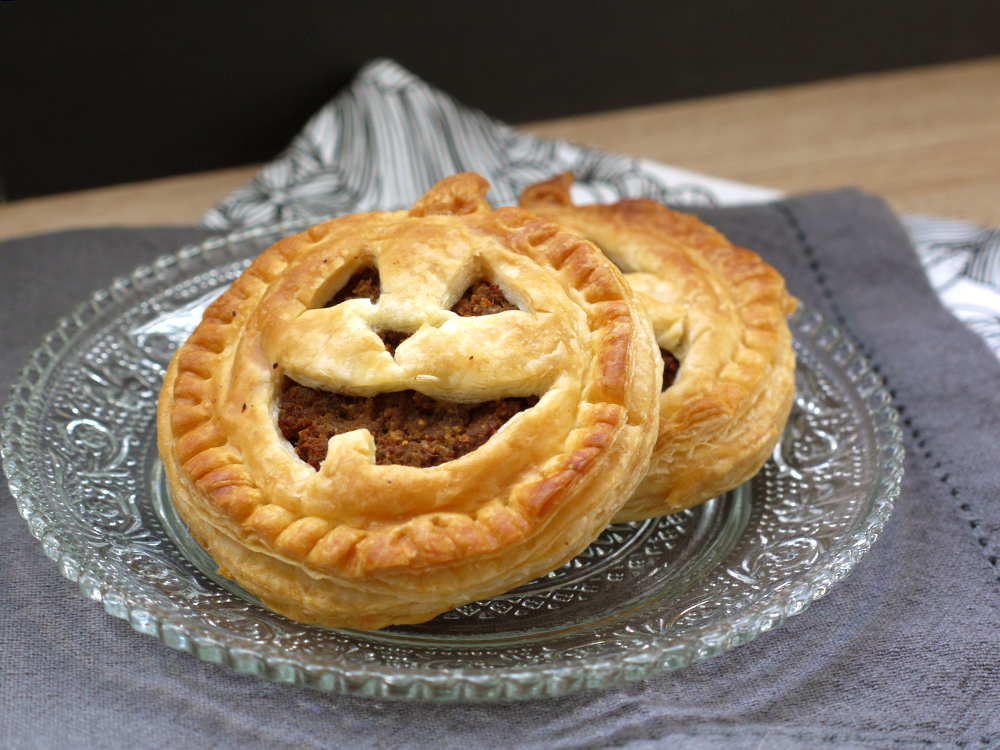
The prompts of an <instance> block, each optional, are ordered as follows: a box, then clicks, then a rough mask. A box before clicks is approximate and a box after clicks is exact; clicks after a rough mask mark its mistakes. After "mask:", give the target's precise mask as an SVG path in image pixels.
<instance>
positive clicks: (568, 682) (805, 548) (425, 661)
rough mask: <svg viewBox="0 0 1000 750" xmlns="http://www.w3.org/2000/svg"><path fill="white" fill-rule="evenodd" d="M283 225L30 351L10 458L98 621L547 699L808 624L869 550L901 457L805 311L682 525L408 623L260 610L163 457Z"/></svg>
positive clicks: (371, 684) (143, 273)
mask: <svg viewBox="0 0 1000 750" xmlns="http://www.w3.org/2000/svg"><path fill="white" fill-rule="evenodd" d="M302 228H303V227H301V226H299V225H295V224H285V225H281V226H276V227H270V228H265V229H258V230H252V231H248V232H242V233H239V234H235V235H232V236H230V237H228V238H224V239H217V240H211V241H209V242H206V243H204V244H202V245H200V246H193V247H188V248H185V249H183V250H182V251H180V253H178V254H177V255H174V256H169V257H164V258H161V259H160V260H158V261H157V262H155V263H153V264H152V265H149V266H143V267H141V268H139V269H137V270H136V271H135V272H134V273H133V274H132V275H131V276H129V277H127V278H121V279H118V280H116V281H115V282H114V283H113V284H112V285H111V286H110V288H108V289H106V290H102V291H99V292H97V293H95V294H94V295H93V296H92V298H91V299H90V301H89V302H88V303H87V304H85V305H83V306H82V307H80V308H79V309H78V310H77V311H76V312H75V313H74V314H73V315H71V316H69V317H68V318H66V319H64V320H63V321H61V322H60V324H59V326H58V327H57V328H56V329H55V330H54V331H53V332H52V333H50V334H49V335H48V336H47V337H46V338H45V339H44V341H43V342H42V344H41V346H40V347H39V349H38V350H37V351H36V352H35V353H34V354H33V356H32V358H31V360H30V362H29V364H28V365H27V366H26V367H25V369H24V370H23V371H22V373H21V376H20V378H19V381H18V382H17V383H16V384H15V385H14V387H13V389H12V392H11V398H10V401H9V402H8V404H7V407H6V409H5V414H4V417H5V419H4V425H3V432H2V443H0V450H2V456H3V461H4V469H5V470H6V472H7V476H8V479H9V484H10V488H11V492H12V493H13V495H14V497H15V498H16V499H17V504H18V508H19V509H20V512H21V515H22V516H23V517H24V518H25V519H26V520H27V523H28V527H29V528H30V530H31V533H32V534H33V535H34V536H35V537H36V538H38V539H39V540H41V542H42V545H43V546H44V549H45V553H46V554H47V555H48V556H49V557H50V558H52V559H53V560H55V561H56V562H58V564H59V566H60V569H61V570H62V573H63V574H64V575H65V576H66V577H67V578H69V579H70V580H72V581H76V582H77V583H78V584H79V586H80V589H81V590H82V592H83V593H84V594H85V595H86V596H88V597H90V598H92V599H94V600H96V601H99V602H103V604H104V608H105V609H106V610H107V611H108V613H110V614H112V615H114V616H115V617H120V618H123V619H125V620H128V621H129V622H130V623H131V624H132V626H133V627H134V628H135V629H136V630H138V631H140V632H142V633H147V634H149V635H152V636H156V637H157V638H160V639H161V640H162V641H163V642H164V643H166V644H167V645H168V646H171V647H173V648H177V649H181V650H184V651H187V652H190V653H192V654H194V655H195V656H197V657H198V658H200V659H204V660H205V661H209V662H213V663H215V664H220V665H224V666H227V667H230V668H233V669H237V670H239V671H241V672H247V673H250V674H254V675H257V676H259V677H262V678H266V679H270V680H275V681H278V682H287V683H293V684H296V685H304V686H308V687H312V688H317V689H320V690H329V691H335V692H339V693H347V694H352V695H364V696H373V697H379V698H393V699H415V700H451V701H484V700H510V699H521V698H531V697H537V696H554V695H563V694H567V693H571V692H574V691H577V690H582V689H587V688H599V687H607V686H610V685H616V684H620V683H624V682H627V681H630V680H638V679H643V678H646V677H649V676H652V675H655V674H658V673H660V672H663V671H665V670H670V669H676V668H679V667H683V666H685V665H688V664H691V663H692V662H695V661H698V660H701V659H705V658H707V657H710V656H713V655H715V654H718V653H720V652H722V651H725V650H727V649H730V648H732V647H734V646H737V645H739V644H742V643H746V642H747V641H749V640H751V639H752V638H754V637H756V636H757V635H758V634H760V633H763V632H765V631H767V630H770V629H772V628H774V627H777V626H778V625H780V624H781V623H782V622H783V621H784V620H785V618H786V617H788V616H789V615H792V614H795V613H797V612H801V611H802V610H803V609H805V608H806V607H807V606H808V605H809V603H810V602H812V601H813V600H814V599H816V598H818V597H820V596H822V595H823V594H825V593H826V592H827V591H828V590H829V588H830V586H832V585H833V584H834V583H836V582H837V581H839V580H840V579H842V578H843V577H844V576H846V575H847V574H848V572H849V571H850V570H851V569H852V568H853V567H854V565H855V564H856V563H857V562H858V560H860V559H861V558H862V557H863V556H864V555H865V553H866V552H867V551H868V549H869V547H870V546H871V544H872V542H874V540H875V539H876V537H877V536H878V534H879V533H880V531H881V529H882V527H883V525H884V524H885V522H886V520H887V518H888V516H889V514H890V512H891V509H892V503H893V501H894V499H895V498H896V497H897V495H898V493H899V483H900V477H901V474H902V458H903V450H902V446H901V432H900V430H899V428H898V426H897V417H896V414H895V412H894V411H893V410H892V408H891V407H890V404H889V397H888V395H887V394H886V392H885V390H884V389H883V388H882V385H881V383H880V380H879V378H878V376H877V375H875V374H874V373H873V372H872V370H871V368H870V366H869V365H868V363H867V362H866V361H865V360H864V359H863V358H862V357H861V356H860V355H859V354H858V353H857V352H856V350H855V348H854V347H853V346H852V345H851V344H850V342H848V341H847V340H846V339H845V337H844V336H843V335H842V334H841V332H839V331H838V330H837V329H836V328H834V327H832V326H830V325H828V324H826V323H824V321H823V320H822V319H821V318H820V317H819V316H818V315H816V314H814V313H810V312H808V311H800V312H799V313H797V314H796V315H795V316H794V318H793V319H792V326H793V331H794V337H795V347H796V350H797V354H798V360H799V363H798V370H797V398H796V403H795V407H794V410H793V412H792V416H791V419H790V421H789V424H788V428H787V430H786V432H785V435H784V437H783V439H782V440H781V442H780V444H779V446H778V447H777V449H776V450H775V452H774V455H773V457H772V459H771V460H769V461H768V463H767V465H766V466H765V467H764V469H763V470H762V471H761V473H760V474H759V475H758V476H757V477H755V478H754V479H753V480H752V481H751V482H748V483H747V484H746V485H744V486H742V487H740V488H739V489H737V490H735V491H734V492H730V493H728V494H726V495H724V496H722V497H719V498H716V499H715V500H712V501H711V502H708V503H706V504H705V505H702V506H700V507H698V508H695V509H692V510H690V511H686V512H684V513H680V514H677V515H674V516H669V517H665V518H660V519H655V520H651V521H646V522H644V523H635V524H621V525H614V526H611V527H609V528H608V529H607V530H606V531H605V532H604V533H603V534H602V535H601V537H600V538H599V539H598V540H597V541H596V542H595V543H594V544H593V545H591V546H590V547H589V548H588V549H587V550H586V551H585V552H584V553H583V554H582V555H580V556H579V557H578V558H577V559H575V560H573V561H572V562H571V563H569V564H567V565H566V566H565V567H563V568H562V569H560V570H557V571H555V572H553V573H551V574H549V575H548V576H546V577H544V578H541V579H539V580H537V581H534V582H532V583H529V584H527V585H525V586H523V587H522V588H520V589H518V590H516V591H513V592H511V593H509V594H507V595H505V596H501V597H497V598H495V599H491V600H488V601H483V602H477V603H475V604H469V605H467V606H464V607H461V608H459V609H457V610H454V611H452V612H449V613H447V614H444V615H441V616H440V617H438V618H437V619H435V620H434V621H432V622H430V623H427V624H425V625H421V626H416V627H400V628H390V629H387V630H382V631H378V632H362V631H351V630H326V629H323V628H318V627H307V626H303V625H300V624H298V623H294V622H291V621H289V620H287V619H285V618H283V617H281V616H279V615H276V614H274V613H272V612H270V611H268V610H266V609H264V608H263V607H261V606H260V605H259V604H258V603H257V602H256V601H255V600H254V599H253V597H251V596H249V595H248V594H247V593H246V592H244V591H243V590H241V589H240V588H239V587H238V586H236V585H234V584H233V583H232V582H230V581H227V580H226V579H223V578H221V577H219V576H218V575H217V574H216V573H215V566H214V564H213V563H212V561H211V560H210V559H209V558H208V557H207V556H206V554H205V553H204V552H203V551H202V550H201V548H200V547H199V546H198V545H197V544H196V543H195V542H193V541H192V539H191V537H190V536H189V535H188V533H187V531H186V529H185V528H184V524H183V523H182V522H181V521H180V520H179V519H178V518H177V516H176V515H175V514H174V512H173V509H172V506H171V505H170V502H169V492H168V490H167V488H166V486H165V484H164V480H163V475H162V471H161V466H160V462H159V459H158V457H157V452H156V440H155V414H156V398H157V395H158V392H159V388H160V383H161V382H162V379H163V375H164V372H165V368H166V366H167V363H168V361H169V358H170V355H171V353H172V352H173V350H174V349H175V348H176V346H177V345H178V343H180V342H181V341H183V339H184V338H185V337H186V336H187V334H188V332H189V331H190V330H192V329H193V327H194V325H195V324H196V323H197V321H198V320H199V319H200V315H201V311H202V310H203V309H204V307H205V305H207V304H208V302H209V301H210V300H211V299H213V298H214V297H215V296H216V295H217V294H219V293H220V292H221V291H222V289H224V288H225V287H226V286H228V284H229V283H231V282H232V281H233V280H234V279H235V278H236V277H237V276H238V275H239V274H240V272H241V271H242V270H243V269H244V268H246V266H247V265H248V264H249V262H250V259H252V258H253V257H255V256H256V255H258V254H259V253H260V252H262V251H263V250H264V249H265V248H267V247H268V246H269V245H270V244H271V243H272V242H274V241H275V240H276V239H277V238H279V237H281V236H285V235H288V234H291V233H293V232H295V231H299V230H301V229H302Z"/></svg>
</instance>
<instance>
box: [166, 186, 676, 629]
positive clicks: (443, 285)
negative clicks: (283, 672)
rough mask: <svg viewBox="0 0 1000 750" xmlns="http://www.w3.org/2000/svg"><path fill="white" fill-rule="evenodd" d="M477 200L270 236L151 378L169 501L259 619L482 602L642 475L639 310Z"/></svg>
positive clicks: (523, 574)
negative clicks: (258, 606)
mask: <svg viewBox="0 0 1000 750" xmlns="http://www.w3.org/2000/svg"><path fill="white" fill-rule="evenodd" d="M488 187H489V186H488V184H487V183H486V181H485V180H483V179H482V178H481V177H478V176H476V175H468V174H466V175H457V176H455V177H452V178H449V179H447V180H444V181H442V182H441V183H439V184H438V185H436V186H435V187H434V188H433V189H432V190H431V191H429V192H428V193H427V194H426V195H425V196H424V197H423V198H421V199H420V200H419V201H417V203H416V204H414V206H413V208H411V209H410V210H409V211H395V212H373V213H369V214H358V215H353V216H346V217H343V218H340V219H336V220H333V221H330V222H327V223H325V224H322V225H319V226H316V227H313V228H311V229H310V230H308V231H306V232H304V233H302V234H300V235H296V236H294V237H290V238H287V239H285V240H282V241H280V242H278V243H276V244H275V245H274V246H272V247H271V248H269V249H268V250H267V251H265V252H264V253H263V254H262V255H261V256H260V257H259V258H258V259H257V260H256V261H254V263H253V264H252V265H251V266H250V268H249V269H248V270H247V271H246V272H245V273H244V274H243V275H242V276H241V277H240V278H239V279H238V280H237V281H236V282H235V283H234V284H233V286H232V287H231V288H230V290H228V291H227V292H226V293H225V294H223V295H222V296H221V297H220V298H219V299H218V300H217V301H216V302H215V303H214V304H213V305H212V306H211V307H210V308H209V309H208V310H207V311H206V313H205V316H204V319H203V321H202V323H201V324H200V325H199V326H198V328H197V329H196V330H195V332H194V333H193V334H192V336H191V338H190V339H189V340H188V341H187V342H186V343H185V344H184V345H183V346H182V347H181V348H180V349H179V351H178V352H177V354H176V355H175V357H174V359H173V361H172V363H171V366H170V369H169V370H168V374H167V377H166V379H165V382H164V387H163V390H162V392H161V397H160V404H159V410H158V423H157V424H158V432H159V445H160V453H161V457H162V459H163V462H164V466H165V469H166V474H167V477H168V480H169V482H170V487H171V497H172V500H173V503H174V505H175V507H176V508H177V511H178V513H179V514H180V516H181V517H182V518H183V519H184V520H185V522H186V523H187V525H188V528H189V529H190V531H191V533H192V536H193V537H194V538H195V539H196V540H197V541H198V542H199V543H200V544H202V546H204V547H205V548H206V549H207V551H208V552H209V553H210V554H211V555H212V556H213V557H214V558H215V560H216V561H217V562H218V564H219V567H220V571H221V572H222V573H223V575H226V576H228V577H230V578H233V579H235V580H236V581H237V582H238V583H240V584H241V585H242V586H243V587H244V588H246V589H247V590H248V591H250V592H251V593H253V594H254V595H256V596H257V597H258V598H259V599H260V600H261V601H263V602H264V603H265V604H266V605H267V606H269V607H270V608H272V609H274V610H275V611H277V612H280V613H282V614H285V615H286V616H289V617H291V618H293V619H296V620H299V621H302V622H309V623H316V624H320V625H325V626H328V627H357V628H379V627H384V626H386V625H390V624H404V623H417V622H423V621H426V620H428V619H431V618H432V617H434V616H435V615H437V614H440V613H442V612H445V611H447V610H449V609H452V608H454V607H456V606H459V605H461V604H465V603H468V602H471V601H474V600H477V599H482V598H485V597H488V596H493V595H496V594H498V593H501V592H503V591H506V590H509V589H511V588H513V587H515V586H517V585H519V584H521V583H523V582H526V581H528V580H531V579H533V578H536V577H538V576H540V575H544V574H545V573H547V572H549V571H551V570H554V569H555V568H557V567H559V566H560V565H562V564H563V563H564V562H566V561H568V560H569V559H571V558H572V557H574V556H575V555H576V554H578V553H579V552H580V551H582V550H583V549H584V548H586V547H587V546H588V545H589V544H590V542H591V541H592V540H593V539H594V538H596V537H597V535H598V534H599V533H600V532H601V531H602V530H603V528H604V527H605V526H606V525H607V523H608V522H609V521H610V520H611V518H612V516H614V515H615V514H616V513H617V512H618V511H619V510H620V509H621V507H622V505H623V504H624V503H625V502H626V500H627V499H628V497H629V496H630V495H631V494H632V492H633V491H634V490H635V488H636V487H637V486H638V484H639V482H640V481H641V480H642V478H643V476H644V475H645V473H646V470H647V467H648V464H649V457H650V455H651V452H652V449H653V445H654V442H655V438H656V434H657V425H656V411H657V409H656V407H657V399H658V397H659V394H660V389H661V382H662V380H661V378H662V361H661V359H660V357H659V356H658V354H657V342H656V340H655V338H654V335H653V330H652V327H651V324H650V322H649V319H648V317H647V316H646V315H645V314H644V313H643V308H642V305H641V303H640V302H639V299H638V298H637V296H636V295H635V294H634V293H633V291H632V290H631V289H630V288H629V286H628V284H626V283H625V282H624V279H623V278H622V276H621V274H620V273H619V272H618V271H617V269H615V268H614V266H613V265H612V264H611V263H609V262H608V261H607V259H606V258H605V257H604V256H603V255H602V254H601V253H600V252H599V251H598V250H597V248H596V247H594V246H593V245H592V244H591V243H589V242H587V241H584V240H581V239H580V238H578V237H575V236H573V235H572V234H569V233H567V232H563V231H561V230H560V229H559V227H558V226H557V225H556V224H554V223H553V222H551V221H549V220H546V219H541V218H539V217H538V216H536V215H535V214H534V213H532V212H530V211H527V210H524V209H520V208H503V209H499V210H497V211H492V210H491V209H490V207H489V205H488V204H487V203H486V201H485V199H484V196H485V194H486V191H487V190H488ZM283 401H284V402H286V406H284V407H283V406H282V402H283ZM303 414H305V416H304V417H303ZM361 417H365V419H368V418H369V417H370V419H369V420H368V421H365V419H361ZM437 417H440V418H441V419H440V420H438V419H436V418H437ZM324 421H326V422H330V421H333V422H337V426H336V429H333V430H329V432H330V435H329V437H327V435H326V428H324V429H319V428H318V427H317V425H318V424H319V423H320V422H324ZM421 422H423V424H420V423H421ZM293 443H294V445H293ZM300 449H301V453H300V452H299V451H300Z"/></svg>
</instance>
